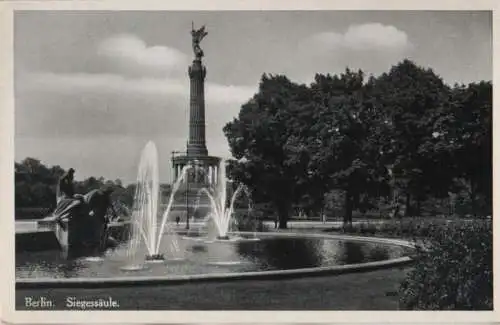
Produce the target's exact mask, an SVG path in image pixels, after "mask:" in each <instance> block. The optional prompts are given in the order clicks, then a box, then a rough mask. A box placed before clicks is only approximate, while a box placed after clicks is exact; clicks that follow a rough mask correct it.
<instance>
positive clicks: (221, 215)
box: [200, 160, 257, 241]
mask: <svg viewBox="0 0 500 325" xmlns="http://www.w3.org/2000/svg"><path fill="white" fill-rule="evenodd" d="M217 177H218V182H217V183H216V187H215V188H214V189H213V190H212V191H210V190H209V189H207V188H202V189H201V190H200V193H202V194H205V195H206V196H207V197H208V198H209V203H210V212H209V214H208V217H209V218H208V219H209V220H211V221H213V222H214V224H215V227H216V232H217V234H216V238H215V239H216V240H218V241H234V240H243V238H241V237H235V238H231V237H230V236H229V235H228V233H229V232H230V230H231V229H230V226H231V221H232V220H233V215H234V210H235V209H234V204H235V202H236V199H237V198H238V197H239V196H240V195H241V194H243V193H244V194H246V195H247V196H249V193H248V190H247V188H246V187H245V186H243V185H241V184H240V185H239V186H238V187H237V188H236V190H235V191H234V193H233V194H232V195H231V197H230V200H229V204H228V202H227V201H228V189H227V183H228V180H227V178H226V165H225V161H224V160H221V162H220V166H219V174H218V175H217ZM249 210H250V205H249ZM246 240H249V238H246ZM252 240H257V238H255V237H254V238H252Z"/></svg>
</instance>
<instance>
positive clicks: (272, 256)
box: [238, 238, 323, 269]
mask: <svg viewBox="0 0 500 325" xmlns="http://www.w3.org/2000/svg"><path fill="white" fill-rule="evenodd" d="M320 244H321V241H318V240H310V239H304V238H284V239H279V240H264V241H262V243H261V244H260V245H254V244H252V243H242V244H241V245H239V246H238V253H239V254H240V256H242V257H244V258H248V259H251V260H254V261H255V262H256V263H259V264H260V265H262V266H267V267H268V268H271V269H296V268H305V267H316V266H320V265H321V264H322V262H323V258H322V256H321V254H320V253H321V252H320V250H319V245H320Z"/></svg>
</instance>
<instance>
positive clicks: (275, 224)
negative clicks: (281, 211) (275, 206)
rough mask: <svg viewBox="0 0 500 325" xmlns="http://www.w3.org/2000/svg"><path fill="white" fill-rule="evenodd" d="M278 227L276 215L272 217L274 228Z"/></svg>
mask: <svg viewBox="0 0 500 325" xmlns="http://www.w3.org/2000/svg"><path fill="white" fill-rule="evenodd" d="M277 228H278V216H276V217H275V218H274V229H277Z"/></svg>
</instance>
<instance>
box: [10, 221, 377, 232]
mask: <svg viewBox="0 0 500 325" xmlns="http://www.w3.org/2000/svg"><path fill="white" fill-rule="evenodd" d="M38 221H39V220H16V234H23V233H32V232H43V231H50V229H48V228H47V227H43V226H39V225H38ZM367 221H368V220H357V221H354V222H353V224H358V223H363V222H367ZM369 222H370V223H377V224H378V223H383V222H384V221H383V220H370V221H369ZM170 224H171V225H172V227H173V228H176V227H175V223H174V222H170ZM183 225H184V223H181V224H180V226H183ZM190 225H191V226H192V227H193V228H195V227H200V226H202V225H203V223H202V222H190ZM264 225H265V226H266V227H268V228H270V229H273V228H274V221H264ZM341 226H342V221H328V222H326V223H323V222H321V221H308V220H304V221H289V222H288V228H289V229H329V228H333V227H341Z"/></svg>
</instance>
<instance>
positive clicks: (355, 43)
mask: <svg viewBox="0 0 500 325" xmlns="http://www.w3.org/2000/svg"><path fill="white" fill-rule="evenodd" d="M312 41H313V42H314V43H315V45H319V46H322V47H324V48H326V49H328V50H339V49H342V48H343V49H348V50H354V51H364V50H381V51H387V50H391V51H400V50H405V49H407V48H409V47H411V43H410V41H409V39H408V35H407V34H406V33H405V32H404V31H402V30H399V29H397V28H396V27H394V26H391V25H383V24H380V23H368V24H362V25H351V26H349V28H348V29H347V30H346V31H345V32H344V33H338V32H333V31H330V32H322V33H318V34H315V35H313V36H312Z"/></svg>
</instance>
